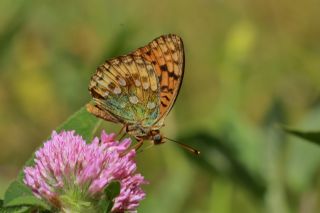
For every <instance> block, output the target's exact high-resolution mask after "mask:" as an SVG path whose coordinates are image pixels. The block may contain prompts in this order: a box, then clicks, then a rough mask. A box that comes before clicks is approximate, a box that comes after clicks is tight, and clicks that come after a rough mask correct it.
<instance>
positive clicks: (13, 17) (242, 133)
mask: <svg viewBox="0 0 320 213" xmlns="http://www.w3.org/2000/svg"><path fill="white" fill-rule="evenodd" d="M319 9H320V1H318V0H306V1H289V0H283V1H275V0H271V1H256V0H242V1H226V0H216V1H214V0H198V1H191V0H186V1H171V0H164V1H154V0H149V1H142V0H135V1H130V0H118V1H107V0H91V1H85V0H79V1H40V0H29V1H26V0H15V1H10V0H2V1H1V2H0V20H1V21H0V136H1V143H0V195H1V197H2V196H3V193H4V191H5V189H6V187H7V186H8V184H9V183H10V181H12V179H13V178H15V177H16V175H17V173H18V171H19V170H20V169H21V168H22V166H23V164H24V162H25V161H26V160H27V159H28V158H29V157H30V156H31V154H32V152H33V151H34V150H35V149H36V147H38V146H40V145H41V143H42V142H43V141H44V140H45V139H46V138H47V137H48V135H50V133H51V131H52V130H53V129H55V128H56V127H57V126H58V125H59V124H60V123H62V122H63V121H64V120H65V119H66V118H67V117H68V116H70V115H71V114H72V113H73V112H74V111H76V110H78V109H79V108H80V107H81V106H83V105H84V104H85V103H87V102H88V101H89V100H90V96H89V93H88V90H87V86H88V82H89V78H90V76H91V75H92V74H93V73H94V72H95V68H96V67H97V66H98V65H99V64H101V63H102V62H103V61H104V60H105V59H107V58H110V57H113V56H117V55H120V54H125V53H127V52H129V51H131V50H134V49H135V48H137V47H140V46H143V45H145V44H147V43H148V42H149V41H151V40H152V39H154V38H155V37H158V36H159V35H161V34H166V33H176V34H178V35H180V36H181V37H182V38H183V40H184V43H185V51H186V68H185V77H184V82H183V86H182V89H181V90H180V91H181V92H180V95H179V98H178V101H177V102H176V105H175V107H174V109H173V111H172V112H171V113H170V115H169V116H168V118H167V120H166V127H165V128H164V129H163V132H164V134H165V135H166V136H168V137H171V138H174V139H178V140H179V141H181V142H183V143H186V144H190V145H193V146H194V147H196V148H198V149H200V150H201V151H202V154H201V155H200V156H199V157H195V156H193V155H192V154H190V153H186V152H185V151H184V150H182V149H181V148H180V147H178V146H177V145H176V144H174V143H167V144H165V145H161V146H159V147H153V148H151V149H148V150H146V151H144V152H142V153H141V154H139V156H138V166H139V171H140V172H141V173H142V174H143V175H144V176H145V177H146V178H147V179H148V180H149V181H150V185H148V186H146V187H145V190H146V191H147V198H146V199H145V200H144V201H143V202H142V203H141V206H140V208H139V210H140V212H155V213H158V212H159V213H162V212H168V213H176V212H190V213H191V212H192V213H198V212H199V213H200V212H210V213H211V212H212V213H233V212H234V213H236V212H246V213H251V212H252V213H256V212H267V213H287V212H299V213H300V212H301V213H302V212H303V213H311V212H312V213H313V212H320V148H319V147H317V146H316V145H314V144H311V143H307V142H305V141H303V140H301V139H297V138H295V137H293V136H289V135H287V134H285V133H284V132H283V130H282V129H281V126H280V124H286V125H289V126H293V127H297V128H305V129H320V86H319V85H320V42H319V41H320V40H319V38H320V25H319V23H320V18H319ZM103 128H105V129H106V130H107V131H117V130H118V129H119V128H120V126H119V125H114V124H110V123H107V122H104V123H103Z"/></svg>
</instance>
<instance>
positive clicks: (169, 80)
mask: <svg viewBox="0 0 320 213" xmlns="http://www.w3.org/2000/svg"><path fill="white" fill-rule="evenodd" d="M183 73H184V49H183V42H182V39H181V38H180V37H179V36H177V35H173V34H169V35H163V36H160V37H158V38H156V39H154V40H153V41H151V42H150V43H149V44H148V45H146V46H144V47H141V48H138V49H137V50H135V51H133V52H131V53H129V54H127V55H123V56H119V57H116V58H112V59H109V60H107V61H106V62H105V63H104V64H102V65H101V66H99V67H98V68H97V70H96V73H95V74H94V75H93V76H92V77H91V81H90V84H89V91H90V93H91V95H92V97H93V103H90V104H88V105H87V110H88V111H89V112H90V113H92V114H94V115H95V116H97V117H99V118H102V119H104V120H107V121H111V122H115V123H121V124H123V125H124V128H125V130H126V132H127V133H128V134H129V135H132V136H134V137H135V138H136V139H137V141H139V142H141V144H142V142H143V141H144V140H151V141H153V143H154V144H161V143H164V142H165V140H164V137H163V136H162V135H161V134H160V128H161V127H162V126H163V125H164V119H165V118H166V116H167V115H168V113H169V112H170V110H171V108H172V107H173V105H174V103H175V100H176V98H177V95H178V93H179V89H180V87H181V83H182V79H183ZM185 146H186V145H185ZM186 147H187V149H190V148H188V146H186ZM191 150H192V151H193V152H196V153H197V152H198V151H196V150H193V149H192V148H191Z"/></svg>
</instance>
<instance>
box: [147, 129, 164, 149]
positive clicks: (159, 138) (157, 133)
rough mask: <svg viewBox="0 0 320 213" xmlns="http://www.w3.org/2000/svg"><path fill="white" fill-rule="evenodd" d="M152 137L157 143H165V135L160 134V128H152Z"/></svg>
mask: <svg viewBox="0 0 320 213" xmlns="http://www.w3.org/2000/svg"><path fill="white" fill-rule="evenodd" d="M150 139H151V140H152V141H153V143H154V144H155V145H158V144H162V143H164V140H163V137H162V135H161V134H160V131H159V130H152V131H151V132H150Z"/></svg>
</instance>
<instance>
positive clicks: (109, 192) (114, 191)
mask: <svg viewBox="0 0 320 213" xmlns="http://www.w3.org/2000/svg"><path fill="white" fill-rule="evenodd" d="M120 188H121V185H120V183H119V182H111V183H110V184H109V185H108V186H107V187H106V188H105V190H104V193H105V199H102V200H100V202H99V204H98V206H99V208H100V209H101V210H102V212H110V211H111V209H112V207H113V204H114V198H116V197H117V196H118V195H119V194H120Z"/></svg>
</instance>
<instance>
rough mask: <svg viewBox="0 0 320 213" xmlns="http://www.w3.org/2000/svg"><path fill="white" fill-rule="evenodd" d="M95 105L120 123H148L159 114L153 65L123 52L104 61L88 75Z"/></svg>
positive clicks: (157, 84)
mask: <svg viewBox="0 0 320 213" xmlns="http://www.w3.org/2000/svg"><path fill="white" fill-rule="evenodd" d="M89 90H90V93H91V95H92V96H93V100H94V102H95V104H96V107H97V108H99V109H101V110H105V111H107V112H108V113H109V114H111V115H112V116H113V117H116V118H117V119H118V120H119V122H121V123H136V122H139V121H140V122H142V123H144V125H147V126H151V125H152V124H153V123H154V121H155V120H156V119H157V118H158V117H159V108H158V107H157V106H158V105H159V103H160V99H159V83H158V80H157V76H156V74H155V70H154V66H152V64H151V63H150V62H148V61H146V60H145V59H143V58H142V57H141V56H138V55H132V54H128V55H124V56H120V57H117V58H114V59H110V60H108V61H106V63H104V64H103V65H101V66H99V67H98V68H97V71H96V73H95V75H94V76H92V78H91V82H90V85H89Z"/></svg>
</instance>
